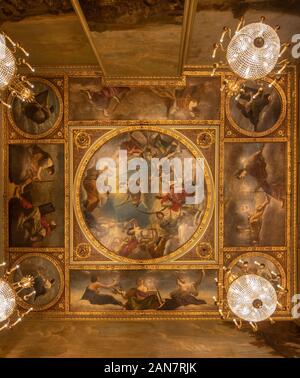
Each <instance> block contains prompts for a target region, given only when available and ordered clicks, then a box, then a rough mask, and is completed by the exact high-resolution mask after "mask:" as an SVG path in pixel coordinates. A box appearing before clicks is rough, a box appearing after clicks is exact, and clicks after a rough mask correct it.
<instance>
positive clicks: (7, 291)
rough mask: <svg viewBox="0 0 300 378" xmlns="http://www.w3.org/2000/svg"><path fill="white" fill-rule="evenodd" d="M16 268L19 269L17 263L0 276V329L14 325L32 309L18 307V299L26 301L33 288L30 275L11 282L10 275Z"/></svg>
mask: <svg viewBox="0 0 300 378" xmlns="http://www.w3.org/2000/svg"><path fill="white" fill-rule="evenodd" d="M4 266H5V263H3V264H0V267H4ZM17 269H19V266H18V265H16V266H15V267H14V268H12V269H10V270H6V271H5V273H4V275H3V277H1V278H0V331H2V330H4V329H10V328H12V327H14V326H15V325H17V324H18V323H19V322H20V321H21V320H22V319H23V318H24V316H26V315H27V314H29V313H30V312H31V311H32V310H33V309H32V308H29V309H28V310H27V311H25V312H21V310H20V309H19V305H18V301H19V299H22V300H24V301H28V300H29V298H30V297H31V296H33V295H34V294H35V290H34V289H33V284H34V279H33V277H31V276H25V277H22V278H21V279H20V281H18V282H14V283H11V280H10V276H11V274H12V273H13V272H14V271H15V270H17ZM28 289H30V290H29V291H28ZM23 290H26V292H28V294H25V295H23Z"/></svg>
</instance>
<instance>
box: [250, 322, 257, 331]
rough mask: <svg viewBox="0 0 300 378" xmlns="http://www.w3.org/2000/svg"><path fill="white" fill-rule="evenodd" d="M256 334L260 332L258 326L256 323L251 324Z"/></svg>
mask: <svg viewBox="0 0 300 378" xmlns="http://www.w3.org/2000/svg"><path fill="white" fill-rule="evenodd" d="M249 324H250V325H251V327H252V329H253V331H254V332H257V331H258V325H257V324H256V323H255V322H249Z"/></svg>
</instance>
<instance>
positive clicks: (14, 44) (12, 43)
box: [2, 32, 16, 51]
mask: <svg viewBox="0 0 300 378" xmlns="http://www.w3.org/2000/svg"><path fill="white" fill-rule="evenodd" d="M2 35H3V37H4V38H5V39H6V40H7V41H8V42H9V43H10V44H11V45H12V46H13V47H14V50H15V51H16V43H15V42H14V41H13V40H12V39H11V38H10V37H9V36H8V35H7V34H6V33H4V32H2Z"/></svg>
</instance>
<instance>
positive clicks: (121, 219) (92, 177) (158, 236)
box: [75, 129, 213, 260]
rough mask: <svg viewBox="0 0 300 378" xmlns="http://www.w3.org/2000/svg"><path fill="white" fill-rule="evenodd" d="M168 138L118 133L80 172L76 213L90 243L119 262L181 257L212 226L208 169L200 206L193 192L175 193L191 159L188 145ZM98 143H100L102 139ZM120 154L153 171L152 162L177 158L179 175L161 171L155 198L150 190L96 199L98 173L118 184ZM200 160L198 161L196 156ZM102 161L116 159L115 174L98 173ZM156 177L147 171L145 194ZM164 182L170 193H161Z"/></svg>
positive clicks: (107, 170)
mask: <svg viewBox="0 0 300 378" xmlns="http://www.w3.org/2000/svg"><path fill="white" fill-rule="evenodd" d="M170 133H171V132H170V131H169V135H168V134H165V133H162V132H159V131H148V130H142V129H141V130H135V131H132V132H124V131H123V132H122V133H118V134H117V135H115V136H114V137H112V138H111V139H109V141H108V142H106V143H104V144H103V145H102V146H100V147H99V148H98V149H97V150H96V152H95V153H94V154H93V156H92V157H91V158H90V160H89V161H88V164H87V165H86V166H85V167H83V173H82V174H81V176H78V179H77V180H78V181H77V183H76V185H77V187H78V185H80V187H79V188H77V192H76V194H75V195H76V196H77V195H79V196H80V206H79V207H76V211H77V212H79V213H81V214H82V218H83V219H82V220H83V222H84V223H85V225H86V226H87V229H88V233H89V237H91V239H92V241H96V244H98V243H100V245H101V246H103V247H104V248H105V249H106V250H108V251H109V252H110V253H113V255H114V256H116V257H118V258H119V259H130V260H147V259H157V258H162V257H166V256H170V257H171V255H172V253H173V252H175V251H176V250H179V249H180V248H181V250H180V251H179V253H180V255H182V254H183V253H185V252H186V250H188V249H189V248H190V247H191V246H192V245H190V246H188V245H187V243H188V242H189V240H190V239H191V238H192V237H194V235H197V237H199V238H200V237H201V236H202V235H203V233H204V232H205V230H206V228H207V226H208V224H209V222H210V219H211V217H212V213H213V203H212V191H213V182H212V176H211V173H210V169H209V166H208V164H205V166H204V167H205V168H204V184H203V192H202V195H201V198H200V197H199V202H198V201H196V202H193V201H194V200H193V199H195V192H194V193H188V192H187V191H186V190H185V188H182V190H181V191H180V193H176V192H175V183H176V182H177V180H179V175H181V174H182V172H183V170H184V164H185V163H184V159H185V158H189V159H191V158H192V157H193V155H192V154H191V152H190V150H189V149H188V147H187V146H186V145H184V144H183V143H181V142H179V140H178V139H177V134H175V136H174V135H173V134H172V133H171V134H170ZM99 141H100V143H101V139H100V140H99ZM96 148H97V147H95V149H96ZM120 151H126V152H127V159H128V162H129V163H130V161H131V160H132V159H134V158H143V159H145V160H144V161H145V162H147V163H148V167H151V159H153V158H158V159H162V158H165V159H168V158H169V159H171V158H179V161H180V162H181V165H182V169H183V170H181V171H178V170H177V168H176V169H175V168H174V166H172V165H170V167H165V168H164V171H162V170H161V171H159V175H160V176H159V177H158V180H160V184H159V187H157V191H155V192H153V191H151V190H149V191H148V192H144V193H142V192H141V190H138V191H137V193H132V192H131V191H130V190H129V189H128V190H127V191H125V193H121V192H120V190H117V191H116V192H111V193H106V192H105V193H104V192H102V193H100V192H99V190H98V188H97V180H98V177H99V176H100V174H102V172H105V173H106V174H107V175H108V176H110V175H114V174H116V175H117V177H116V181H117V182H118V180H119V167H120V162H119V153H120ZM199 154H200V155H199V156H201V152H200V151H199ZM106 157H110V158H113V159H114V161H115V164H116V172H111V171H110V168H107V167H104V168H103V169H99V168H97V164H98V161H99V159H100V158H106ZM147 163H146V164H147ZM194 163H195V159H194V160H193V161H192V164H194ZM126 169H127V167H126ZM165 169H167V171H168V172H170V176H167V175H168V172H165ZM169 169H170V170H169ZM200 169H201V168H200ZM202 173H203V171H202ZM135 174H136V170H134V169H133V170H129V171H128V172H127V178H128V181H129V180H130V178H131V176H132V177H135V176H134V175H135ZM152 174H153V175H152ZM165 174H166V176H164V175H165ZM154 175H155V171H152V169H150V168H148V169H147V175H146V178H147V181H148V184H147V185H149V187H148V188H150V183H152V181H151V180H154V179H155V177H154ZM195 175H196V169H195V167H194V169H192V170H191V177H190V179H191V180H192V181H194V182H195V180H196V176H195ZM164 177H167V179H168V180H169V177H170V180H171V184H170V191H169V192H163V189H162V185H161V184H162V179H164ZM139 184H140V183H139ZM77 193H78V194H77ZM208 193H209V194H208ZM80 221H81V220H80ZM195 237H196V236H195ZM94 244H95V243H94ZM188 247H189V248H188Z"/></svg>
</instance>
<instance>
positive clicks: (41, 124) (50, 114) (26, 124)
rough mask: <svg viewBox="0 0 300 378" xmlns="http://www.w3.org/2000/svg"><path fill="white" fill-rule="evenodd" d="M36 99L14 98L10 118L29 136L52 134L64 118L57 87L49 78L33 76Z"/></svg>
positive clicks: (18, 129)
mask: <svg viewBox="0 0 300 378" xmlns="http://www.w3.org/2000/svg"><path fill="white" fill-rule="evenodd" d="M30 81H31V82H32V84H33V85H34V89H33V92H34V94H35V96H34V101H33V102H31V103H27V102H23V101H21V100H20V99H18V98H14V99H13V100H12V106H11V110H10V111H9V118H10V121H11V123H12V125H13V127H14V128H15V129H16V130H17V131H18V132H19V133H20V134H21V135H23V136H25V137H28V138H42V137H45V136H47V135H49V134H51V133H52V132H53V131H54V129H56V127H57V126H58V125H59V123H60V121H61V119H62V113H63V109H62V108H63V104H62V98H61V95H60V93H59V91H58V90H57V88H56V87H55V86H54V85H53V84H52V83H51V82H50V81H48V80H44V79H37V78H32V79H30Z"/></svg>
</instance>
